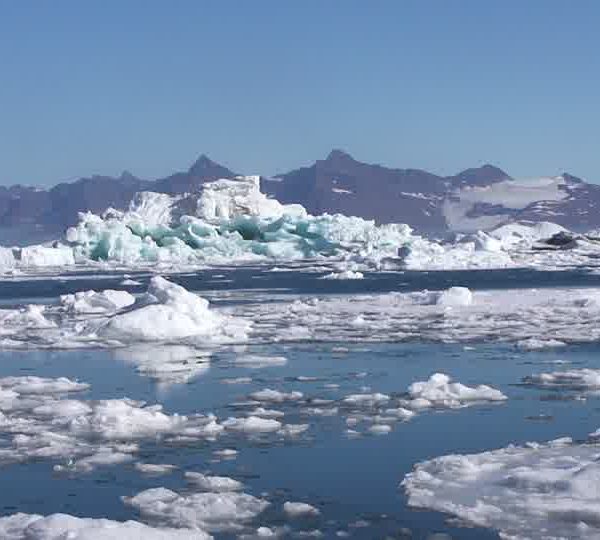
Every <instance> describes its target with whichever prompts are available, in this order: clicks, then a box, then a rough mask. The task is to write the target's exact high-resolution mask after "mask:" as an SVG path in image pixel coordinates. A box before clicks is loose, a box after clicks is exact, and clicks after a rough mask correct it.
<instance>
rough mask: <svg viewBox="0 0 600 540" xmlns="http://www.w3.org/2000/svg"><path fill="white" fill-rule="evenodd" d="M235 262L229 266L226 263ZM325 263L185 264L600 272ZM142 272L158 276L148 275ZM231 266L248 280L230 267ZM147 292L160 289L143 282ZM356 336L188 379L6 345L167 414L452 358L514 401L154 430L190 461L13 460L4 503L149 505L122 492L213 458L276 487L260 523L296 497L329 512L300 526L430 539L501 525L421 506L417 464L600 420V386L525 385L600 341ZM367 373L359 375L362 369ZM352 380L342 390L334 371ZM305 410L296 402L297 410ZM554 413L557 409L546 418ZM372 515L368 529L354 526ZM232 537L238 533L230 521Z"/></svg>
mask: <svg viewBox="0 0 600 540" xmlns="http://www.w3.org/2000/svg"><path fill="white" fill-rule="evenodd" d="M215 276H224V277H215ZM317 277H318V276H317V275H311V274H309V275H307V274H303V273H301V272H293V273H273V272H263V271H262V270H257V269H251V268H243V269H239V270H232V269H223V270H221V269H219V270H212V271H205V272H199V273H198V274H197V275H184V276H175V277H174V280H175V281H177V282H178V283H181V284H182V285H184V286H186V287H187V288H189V289H191V290H198V291H214V290H219V289H220V288H222V289H228V290H231V289H252V288H256V289H259V288H260V289H265V288H268V289H270V290H279V291H284V292H285V291H289V292H293V293H302V294H317V295H321V294H324V293H333V292H335V293H342V292H345V293H349V292H356V293H364V292H375V291H377V292H383V291H386V290H395V291H402V290H407V291H408V290H417V289H424V288H429V289H441V288H445V287H448V286H451V285H465V286H468V287H470V288H472V289H481V288H501V287H511V288H512V287H521V286H522V287H529V286H536V287H541V286H548V287H550V286H556V285H563V286H583V285H599V284H600V277H599V276H595V275H591V274H585V273H551V272H543V273H542V272H532V271H502V272H497V273H496V272H449V273H440V272H436V273H425V274H423V273H420V274H418V273H414V272H407V273H403V274H380V275H368V276H367V278H366V279H365V280H361V281H350V282H336V281H319V280H318V279H317ZM122 279H123V278H122V275H121V274H119V275H115V277H109V278H106V279H102V280H98V279H89V278H88V277H86V276H81V277H80V278H77V279H69V280H67V281H56V280H37V281H32V282H23V281H19V282H12V283H6V282H2V283H0V295H1V296H0V297H1V298H2V300H4V301H6V302H8V303H15V304H19V303H21V302H22V299H23V298H28V299H31V298H33V299H36V298H37V299H39V298H48V297H55V296H56V295H58V294H63V293H66V292H73V291H76V290H82V289H86V288H96V289H104V288H123V287H119V286H118V283H119V282H120V281H121V280H122ZM134 279H138V280H141V281H145V280H146V279H147V277H145V276H138V277H135V276H134ZM223 280H233V282H231V281H223ZM128 289H129V290H132V291H133V292H139V291H141V290H143V289H144V287H139V288H138V287H133V288H131V287H128ZM340 346H347V345H346V344H340V343H337V344H336V343H332V344H326V345H324V344H310V343H308V344H307V343H304V344H301V345H287V346H281V345H271V346H263V347H261V348H253V349H252V350H250V351H247V352H256V353H268V354H282V355H285V356H286V357H287V358H288V364H287V365H286V366H284V367H271V368H263V369H260V370H256V369H246V368H241V367H235V366H233V365H232V364H231V363H230V362H229V360H230V358H231V355H232V353H231V352H230V351H227V350H223V351H217V352H216V353H215V354H214V356H213V358H212V362H211V367H210V369H209V370H208V371H207V372H206V373H204V374H202V375H201V376H199V377H197V378H196V379H194V380H192V381H190V382H189V383H187V384H179V385H170V386H166V385H164V384H158V383H156V382H154V381H152V380H151V379H148V378H145V377H142V376H140V375H139V374H137V373H136V372H135V370H134V367H132V366H131V365H130V364H128V363H126V362H124V361H122V360H120V355H122V353H120V352H119V351H69V352H58V351H31V352H8V351H5V352H2V353H0V376H7V375H27V374H35V375H40V376H47V377H58V376H67V377H71V378H76V379H79V380H82V381H85V382H88V383H90V384H91V390H90V391H89V392H87V393H85V394H82V395H81V396H79V395H78V396H77V397H78V398H81V399H101V398H120V397H124V396H127V397H130V398H133V399H141V400H145V401H147V402H148V403H161V404H163V405H164V407H165V410H166V411H167V412H171V413H174V412H179V413H183V414H186V413H192V412H201V413H206V412H211V411H212V412H214V413H215V414H217V415H218V416H219V417H220V418H223V417H227V416H234V415H238V414H239V412H238V411H236V410H235V409H234V408H232V404H233V403H235V402H236V401H240V400H243V399H244V398H245V397H246V396H247V394H248V393H249V392H252V391H255V390H259V389H262V388H266V387H270V388H276V389H280V390H286V391H290V390H300V391H302V392H304V393H305V395H308V396H311V397H315V398H328V399H334V400H337V399H340V398H341V397H343V396H344V395H347V394H350V393H353V392H358V391H360V390H361V387H363V386H368V387H370V388H371V390H372V391H373V392H384V393H398V392H403V391H404V390H405V389H406V388H407V386H408V385H409V384H410V383H411V382H414V381H416V380H424V379H426V378H428V377H429V376H430V375H431V374H432V373H434V372H436V371H441V372H444V373H447V374H449V375H451V376H452V377H453V378H455V379H456V380H459V381H460V382H462V383H464V384H469V385H471V384H481V383H485V384H490V385H493V386H494V387H496V388H499V389H500V390H502V391H503V392H504V393H505V394H506V395H507V396H508V397H509V400H508V401H507V402H505V403H503V404H499V405H483V406H477V407H470V408H463V409H459V410H452V411H446V412H424V413H422V414H420V415H418V416H417V417H416V418H414V419H413V420H411V421H410V422H408V423H403V424H398V425H396V426H395V427H394V429H393V431H392V432H391V433H390V434H388V435H385V436H366V437H363V438H359V439H348V438H346V437H344V436H343V435H342V433H343V431H344V429H345V427H346V426H345V425H344V422H343V418H342V417H341V416H334V417H327V418H314V417H311V418H310V420H309V422H310V423H311V429H310V431H309V435H308V436H307V437H305V438H303V439H302V440H301V441H297V442H293V441H289V442H285V443H282V442H277V443H273V444H271V443H260V442H249V441H248V440H246V439H242V438H236V437H233V436H230V435H228V436H225V437H223V438H222V439H220V440H219V441H218V442H217V443H213V444H210V445H209V444H207V443H202V442H199V443H197V444H195V445H193V446H186V447H181V446H178V447H175V446H166V445H164V444H160V443H158V444H144V445H142V446H143V451H142V452H141V454H140V456H139V457H140V461H147V462H149V463H172V464H175V465H178V466H179V467H180V469H181V470H179V471H177V472H175V473H174V474H171V475H166V476H161V477H158V478H157V477H154V478H153V477H144V476H142V475H140V474H139V473H138V472H136V471H135V470H134V469H133V468H132V467H131V466H129V465H126V466H119V467H107V468H103V469H100V470H98V471H96V472H94V473H91V474H86V475H77V476H69V475H63V474H55V473H53V472H52V463H50V462H45V461H44V462H39V463H27V464H22V465H15V466H8V467H4V468H3V469H2V470H1V474H2V485H3V486H10V487H9V489H2V490H0V513H2V514H12V513H14V512H16V511H21V512H30V513H40V514H49V513H53V512H66V513H70V514H74V515H80V516H88V517H108V518H112V519H119V520H124V519H132V518H134V519H135V518H137V517H138V516H136V515H135V512H134V511H132V510H131V509H130V508H128V507H126V506H125V505H123V504H122V502H121V500H120V497H121V496H124V495H133V494H135V493H138V492H139V491H141V490H143V489H146V488H150V487H157V486H165V487H168V488H171V489H174V490H182V489H183V488H184V486H185V482H184V480H183V473H182V471H183V470H186V471H190V470H191V471H200V472H210V473H212V474H222V475H229V476H233V477H235V478H238V479H241V480H243V481H244V483H245V484H246V486H247V490H246V491H247V492H249V493H252V494H255V495H258V496H260V495H262V494H264V493H266V494H267V495H266V497H267V498H268V500H270V501H271V502H272V503H273V504H272V507H271V508H270V509H269V510H267V511H266V512H265V514H264V515H262V516H261V517H260V519H259V520H258V522H257V524H260V525H269V526H271V525H276V524H284V523H287V521H286V519H285V518H284V516H283V515H282V513H281V505H282V503H283V502H284V501H286V500H294V501H304V502H309V503H311V504H313V505H315V506H318V507H319V508H320V509H321V511H322V513H321V516H319V517H318V518H314V519H312V520H308V521H305V522H300V523H295V524H294V529H295V530H296V531H297V530H301V529H306V530H309V529H313V528H318V529H320V530H321V531H322V532H323V533H324V534H325V537H327V538H335V537H336V532H338V531H347V532H349V534H350V535H351V537H352V538H365V539H367V538H386V537H388V536H389V537H392V538H402V536H401V535H402V534H403V532H405V531H406V530H410V531H411V532H412V535H413V536H412V538H423V539H425V538H427V536H428V535H430V534H432V533H435V532H445V533H447V534H450V535H451V536H452V537H453V538H464V539H467V540H475V539H477V540H480V539H481V540H485V539H491V538H498V537H497V535H496V534H495V533H493V532H491V531H485V530H481V529H474V528H464V527H457V526H455V525H450V524H448V523H447V521H446V516H444V515H442V514H438V513H433V512H426V511H420V510H414V509H410V508H408V507H407V505H406V498H405V496H404V493H403V491H402V490H401V489H400V488H399V484H400V482H401V481H402V479H403V477H404V475H405V474H406V473H408V472H410V470H411V469H412V467H413V465H414V464H415V463H417V462H419V461H422V460H425V459H429V458H432V457H436V456H440V455H444V454H448V453H455V452H456V453H472V452H480V451H483V450H488V449H494V448H500V447H504V446H506V445H508V444H510V443H517V444H519V443H524V442H527V441H546V440H550V439H554V438H557V437H562V436H571V437H573V438H575V439H583V438H585V436H586V435H587V434H588V433H589V432H591V431H594V430H596V429H597V428H598V427H600V413H599V409H598V406H599V405H600V402H599V401H598V400H597V398H594V397H590V398H589V399H587V400H585V401H580V400H578V401H575V400H572V399H568V398H569V397H570V395H569V394H568V393H564V392H548V391H543V390H538V389H534V388H529V387H525V386H522V385H520V384H519V382H520V381H521V379H522V378H523V377H524V376H527V375H530V374H532V373H538V372H541V371H553V370H555V369H557V366H556V365H554V364H553V362H554V361H556V360H566V361H569V362H570V363H571V364H570V366H573V367H594V368H598V364H599V362H598V358H599V352H600V347H598V346H596V345H589V346H581V347H568V348H563V349H560V350H556V351H547V352H529V353H521V352H518V351H515V350H514V349H513V348H512V347H510V346H499V345H493V346H492V345H486V344H480V345H475V347H474V349H473V350H471V349H469V350H465V349H464V348H463V347H462V346H458V345H435V344H419V343H405V344H402V343H393V344H376V345H374V344H369V343H364V344H358V345H356V344H355V345H352V346H350V347H349V349H348V352H342V353H340V352H339V351H336V347H340ZM360 372H366V375H365V376H364V377H361V378H357V377H356V374H357V373H360ZM242 376H244V377H246V376H251V377H252V378H253V382H252V383H251V384H249V385H229V384H223V382H222V380H223V378H231V377H242ZM298 376H314V377H318V378H319V380H317V381H315V382H298V381H297V380H295V378H296V377H298ZM327 383H336V384H339V385H340V388H339V389H327V388H324V387H323V385H324V384H327ZM275 408H277V409H282V410H286V412H289V416H288V417H286V423H300V422H306V421H307V420H306V418H304V419H302V417H299V416H297V412H295V410H294V409H293V408H292V407H286V406H285V405H284V406H280V405H276V406H275ZM295 415H296V416H295ZM541 419H543V420H541ZM219 447H223V448H224V447H227V448H230V447H235V448H237V449H238V450H239V456H238V458H237V459H236V460H232V461H220V462H215V461H214V460H213V454H212V452H213V451H214V450H215V449H216V448H219ZM357 520H365V521H366V522H367V523H368V526H367V527H360V528H356V527H352V526H351V524H352V523H353V522H356V521H357ZM217 537H222V538H228V535H221V536H219V535H217Z"/></svg>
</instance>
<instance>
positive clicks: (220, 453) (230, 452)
mask: <svg viewBox="0 0 600 540" xmlns="http://www.w3.org/2000/svg"><path fill="white" fill-rule="evenodd" d="M213 454H214V455H215V456H216V457H218V458H222V459H233V458H235V457H237V455H238V451H237V450H235V449H234V448H223V449H221V450H215V451H214V452H213Z"/></svg>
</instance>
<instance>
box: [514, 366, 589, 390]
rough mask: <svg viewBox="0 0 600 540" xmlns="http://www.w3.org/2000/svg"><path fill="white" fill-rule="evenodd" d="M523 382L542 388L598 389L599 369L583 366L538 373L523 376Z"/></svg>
mask: <svg viewBox="0 0 600 540" xmlns="http://www.w3.org/2000/svg"><path fill="white" fill-rule="evenodd" d="M523 382H524V383H526V384H530V385H533V386H539V387H542V388H557V389H560V388H563V389H570V390H600V370H598V369H590V368H583V369H570V370H566V371H553V372H551V373H538V374H536V375H530V376H528V377H525V378H524V379H523Z"/></svg>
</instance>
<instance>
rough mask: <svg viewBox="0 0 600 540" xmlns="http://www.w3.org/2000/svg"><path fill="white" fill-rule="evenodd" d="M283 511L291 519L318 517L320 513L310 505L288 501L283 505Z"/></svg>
mask: <svg viewBox="0 0 600 540" xmlns="http://www.w3.org/2000/svg"><path fill="white" fill-rule="evenodd" d="M283 511H284V512H285V513H286V515H287V516H288V517H291V518H299V517H307V516H318V515H319V514H320V513H321V512H320V510H319V509H318V508H315V507H314V506H312V505H310V504H307V503H303V502H290V501H288V502H286V503H284V504H283Z"/></svg>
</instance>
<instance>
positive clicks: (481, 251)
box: [0, 176, 600, 279]
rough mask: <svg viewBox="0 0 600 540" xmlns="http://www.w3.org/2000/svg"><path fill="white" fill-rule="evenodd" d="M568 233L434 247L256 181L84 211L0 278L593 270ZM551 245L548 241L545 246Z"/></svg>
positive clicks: (243, 179) (5, 251) (483, 238)
mask: <svg viewBox="0 0 600 540" xmlns="http://www.w3.org/2000/svg"><path fill="white" fill-rule="evenodd" d="M558 234H570V233H569V232H568V231H566V229H564V228H563V227H561V226H559V225H556V224H553V223H547V222H542V223H526V222H516V223H507V224H503V225H501V226H499V227H496V229H492V230H488V231H487V232H482V231H476V232H474V233H472V234H467V235H465V234H459V235H457V236H455V237H454V238H452V239H450V240H445V241H443V240H433V239H428V238H424V237H421V236H418V235H415V234H413V231H412V229H411V228H410V227H409V226H408V225H405V224H401V223H392V224H384V225H377V224H375V222H374V221H371V220H365V219H362V218H358V217H351V216H344V215H341V214H335V215H329V214H322V215H318V216H312V215H310V214H308V213H307V211H306V209H304V208H303V207H302V206H300V205H298V204H281V203H280V202H278V201H277V200H274V199H270V198H268V197H267V196H266V195H265V194H264V193H262V192H261V191H260V177H258V176H240V177H236V178H235V179H231V180H230V179H220V180H216V181H214V182H207V183H205V184H204V185H203V186H202V188H201V190H200V191H199V192H198V193H192V194H186V195H179V196H169V195H165V194H162V193H153V192H141V193H138V194H136V195H135V197H134V198H133V200H132V201H131V204H130V206H129V208H128V209H127V210H126V211H120V210H115V209H113V208H109V209H107V210H106V211H105V212H104V213H102V214H101V215H97V214H94V213H91V212H85V213H81V214H80V215H79V222H78V223H77V224H76V225H75V226H73V227H70V228H69V229H68V230H67V231H66V233H65V237H64V240H62V241H60V242H55V243H53V244H51V245H39V246H28V247H24V248H13V249H10V248H1V249H0V271H2V272H5V273H7V272H15V271H22V270H28V269H29V270H31V271H36V269H38V270H37V271H38V272H39V271H42V270H40V269H44V268H46V269H48V268H50V269H52V268H56V267H60V268H61V269H67V268H69V267H73V265H75V266H76V267H77V266H84V267H86V266H87V267H89V266H91V267H94V266H98V265H103V266H109V267H110V266H125V267H147V266H151V265H156V264H160V265H164V266H166V267H170V268H175V269H181V268H185V267H197V266H202V265H206V264H221V263H231V262H234V261H236V262H255V261H258V262H260V261H263V262H264V261H266V262H269V261H297V260H303V259H324V258H326V259H331V260H332V261H336V262H337V265H336V267H337V271H336V272H334V273H332V274H330V275H328V276H327V279H360V278H361V276H362V273H361V272H360V270H365V269H367V270H369V269H371V270H372V269H392V270H393V269H411V270H442V269H446V270H448V269H470V268H512V267H521V266H533V267H536V268H538V267H539V268H546V267H550V268H552V267H557V268H561V267H565V266H567V267H568V266H573V265H576V264H588V265H591V266H597V265H598V262H597V257H595V256H594V255H597V254H598V252H600V245H598V242H597V241H594V238H593V235H588V236H587V237H585V238H578V239H576V240H574V241H573V242H571V243H568V245H567V244H564V245H563V244H561V245H554V244H552V242H551V241H550V240H551V239H552V238H553V237H555V236H556V235H558ZM545 242H546V243H545Z"/></svg>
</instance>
